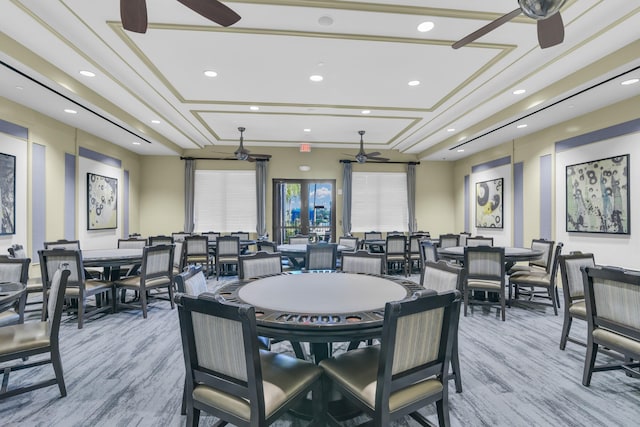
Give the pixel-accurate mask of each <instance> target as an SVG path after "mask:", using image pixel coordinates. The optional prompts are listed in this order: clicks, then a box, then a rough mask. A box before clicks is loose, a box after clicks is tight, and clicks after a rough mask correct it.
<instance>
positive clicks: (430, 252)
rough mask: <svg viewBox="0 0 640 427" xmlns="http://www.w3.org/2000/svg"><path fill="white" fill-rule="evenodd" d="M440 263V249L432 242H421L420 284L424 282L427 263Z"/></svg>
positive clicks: (425, 240) (426, 240)
mask: <svg viewBox="0 0 640 427" xmlns="http://www.w3.org/2000/svg"><path fill="white" fill-rule="evenodd" d="M437 261H438V248H437V247H436V245H434V244H433V242H432V241H431V240H428V239H424V240H421V241H420V283H422V282H423V281H424V265H425V263H427V262H437Z"/></svg>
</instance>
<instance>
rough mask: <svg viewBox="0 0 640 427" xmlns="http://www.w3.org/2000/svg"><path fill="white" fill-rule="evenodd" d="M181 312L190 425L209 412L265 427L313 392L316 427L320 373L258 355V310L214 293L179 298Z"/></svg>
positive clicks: (266, 354) (320, 422)
mask: <svg viewBox="0 0 640 427" xmlns="http://www.w3.org/2000/svg"><path fill="white" fill-rule="evenodd" d="M178 312H179V317H180V329H181V336H182V343H183V346H182V348H183V353H184V357H185V366H186V367H187V372H186V393H185V396H186V412H187V425H198V420H199V417H200V411H205V412H207V413H210V414H212V415H214V416H215V417H217V418H220V419H221V420H224V421H225V422H229V423H231V424H234V425H237V426H247V427H248V426H266V425H270V424H271V423H272V422H273V421H275V420H276V419H277V418H279V417H280V416H282V415H283V414H284V413H285V412H286V411H287V410H288V409H289V408H290V407H291V406H292V405H293V404H296V403H298V401H299V400H300V399H301V398H303V397H304V396H306V395H307V394H308V393H309V392H312V396H313V400H314V405H313V409H314V414H313V415H314V420H313V422H315V423H317V424H314V425H324V414H323V412H322V410H321V409H322V405H320V404H319V402H320V401H319V400H318V399H320V396H321V392H322V386H321V382H320V378H321V374H322V369H320V368H318V367H317V366H315V365H314V364H312V363H310V362H307V361H303V360H300V359H295V358H293V357H291V356H288V355H285V354H277V353H271V352H269V351H265V350H259V348H258V345H257V341H256V339H255V337H256V335H257V331H256V318H255V310H254V308H253V307H251V306H248V305H245V304H242V305H226V304H224V303H222V302H219V301H217V300H215V299H214V298H213V297H212V296H211V294H202V295H200V297H198V298H194V297H191V296H187V295H183V294H180V295H179V297H178Z"/></svg>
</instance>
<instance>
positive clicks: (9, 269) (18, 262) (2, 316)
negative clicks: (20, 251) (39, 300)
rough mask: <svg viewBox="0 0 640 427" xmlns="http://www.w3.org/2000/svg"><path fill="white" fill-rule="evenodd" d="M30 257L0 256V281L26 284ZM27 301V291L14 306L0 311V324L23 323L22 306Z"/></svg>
mask: <svg viewBox="0 0 640 427" xmlns="http://www.w3.org/2000/svg"><path fill="white" fill-rule="evenodd" d="M29 264H31V259H30V258H9V257H5V256H2V257H0V282H15V283H22V284H23V285H24V286H27V280H28V279H29ZM26 301H27V293H26V292H25V293H24V294H22V297H20V299H19V300H18V302H17V303H16V304H15V305H14V307H12V308H10V309H8V310H4V311H2V312H0V326H6V325H14V324H19V323H24V307H25V304H26Z"/></svg>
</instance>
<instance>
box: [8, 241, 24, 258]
mask: <svg viewBox="0 0 640 427" xmlns="http://www.w3.org/2000/svg"><path fill="white" fill-rule="evenodd" d="M7 251H8V252H9V255H10V256H11V258H27V251H26V250H25V249H24V247H23V246H22V245H19V244H17V243H15V244H13V245H11V246H9V247H8V248H7Z"/></svg>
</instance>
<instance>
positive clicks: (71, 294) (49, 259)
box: [38, 248, 116, 329]
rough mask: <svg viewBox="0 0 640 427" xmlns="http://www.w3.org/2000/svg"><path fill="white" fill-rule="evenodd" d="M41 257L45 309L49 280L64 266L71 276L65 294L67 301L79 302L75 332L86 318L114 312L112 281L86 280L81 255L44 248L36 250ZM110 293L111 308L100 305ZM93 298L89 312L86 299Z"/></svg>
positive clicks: (77, 251) (75, 252)
mask: <svg viewBox="0 0 640 427" xmlns="http://www.w3.org/2000/svg"><path fill="white" fill-rule="evenodd" d="M38 255H39V257H40V274H41V277H42V283H43V286H44V288H45V291H43V293H42V300H43V307H47V306H48V304H47V298H48V293H49V292H50V290H49V289H50V288H51V280H52V278H53V275H54V273H55V272H56V271H57V270H58V268H59V267H60V266H61V265H63V264H66V265H67V266H68V269H69V271H70V272H71V274H70V275H69V279H68V281H67V287H66V291H65V295H66V297H67V298H71V299H75V300H77V301H78V307H77V311H78V329H82V327H83V325H84V321H85V318H86V317H89V316H92V315H94V314H98V313H102V312H105V311H111V312H115V300H116V293H115V288H114V286H113V282H110V281H105V280H96V279H88V278H87V277H86V276H85V269H84V266H83V263H82V252H81V251H79V250H74V249H62V248H56V249H45V250H40V251H38ZM109 293H111V298H112V299H111V301H112V304H111V306H108V305H106V304H105V305H100V304H98V302H99V301H100V300H101V299H102V298H101V297H106V296H108V294H109ZM91 296H94V297H95V298H96V304H95V307H94V308H93V309H92V310H89V308H90V307H89V305H88V302H89V298H90V297H91ZM46 318H47V311H46V310H43V313H42V319H43V320H44V319H46Z"/></svg>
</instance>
